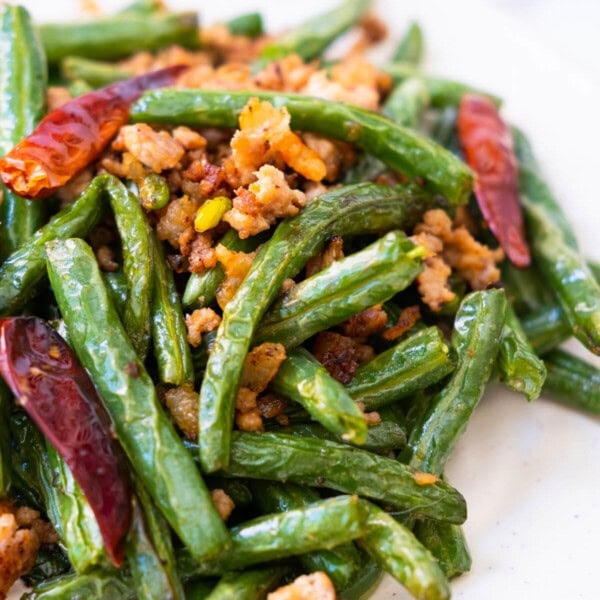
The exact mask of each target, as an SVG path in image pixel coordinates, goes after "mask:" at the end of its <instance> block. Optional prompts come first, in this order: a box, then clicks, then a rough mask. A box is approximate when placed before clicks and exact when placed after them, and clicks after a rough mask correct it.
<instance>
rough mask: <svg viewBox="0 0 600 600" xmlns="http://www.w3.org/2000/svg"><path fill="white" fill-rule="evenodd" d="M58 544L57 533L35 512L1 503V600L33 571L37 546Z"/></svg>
mask: <svg viewBox="0 0 600 600" xmlns="http://www.w3.org/2000/svg"><path fill="white" fill-rule="evenodd" d="M57 542H58V537H57V535H56V532H55V531H54V529H53V528H52V526H51V525H50V524H49V523H47V522H46V521H43V520H42V519H40V513H39V512H38V511H36V510H33V509H31V508H27V507H19V508H14V507H13V506H11V505H10V504H8V503H0V599H2V598H5V597H6V595H7V594H8V591H9V590H10V588H11V587H12V586H13V584H14V583H15V581H16V580H17V579H18V578H19V577H20V576H21V575H24V574H25V573H27V572H28V571H30V570H31V569H32V567H33V565H34V564H35V558H36V555H37V552H38V550H39V548H40V545H41V544H56V543H57Z"/></svg>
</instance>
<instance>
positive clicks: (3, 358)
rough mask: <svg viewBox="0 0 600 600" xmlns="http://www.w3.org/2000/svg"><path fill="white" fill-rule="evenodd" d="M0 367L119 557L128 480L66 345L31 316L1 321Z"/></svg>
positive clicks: (126, 524) (128, 510)
mask: <svg viewBox="0 0 600 600" xmlns="http://www.w3.org/2000/svg"><path fill="white" fill-rule="evenodd" d="M0 372H1V373H2V376H3V377H4V379H5V380H6V382H7V384H8V385H9V387H10V388H11V389H12V391H13V393H14V395H15V397H16V398H17V399H18V402H19V403H20V404H21V405H22V406H23V408H24V409H25V411H26V412H27V413H28V414H29V416H30V417H31V418H32V419H33V421H34V422H35V423H36V425H37V426H38V427H39V428H40V429H41V431H42V432H43V433H44V435H45V436H46V437H47V438H48V439H49V440H50V442H51V443H52V444H53V445H54V446H55V447H56V449H57V451H58V452H59V454H60V455H61V456H62V458H63V459H64V461H65V462H66V463H67V465H69V467H70V469H71V471H72V473H73V476H74V477H75V479H76V480H77V482H78V483H79V485H80V486H81V489H82V490H83V493H84V494H85V496H86V498H87V500H88V502H89V503H90V506H91V508H92V510H93V512H94V515H95V516H96V519H97V521H98V526H99V528H100V532H101V534H102V538H103V540H104V543H105V545H106V551H107V553H108V555H109V557H110V558H111V560H112V562H113V563H114V564H115V565H117V566H119V565H120V564H121V563H122V562H123V551H124V542H125V537H126V536H127V533H128V531H129V528H130V525H131V516H132V504H131V483H130V479H129V473H128V471H127V466H126V463H125V460H124V457H123V454H122V452H121V449H120V448H119V446H118V445H117V443H116V442H115V441H114V439H113V438H112V436H111V433H110V419H109V417H108V415H107V414H106V412H105V410H104V407H103V406H102V404H101V401H100V398H99V397H98V394H97V392H96V390H95V388H94V386H93V384H92V381H91V380H90V378H89V376H88V374H87V373H86V371H85V370H84V369H83V367H82V366H81V365H80V364H79V362H78V360H77V358H76V357H75V355H74V354H73V352H72V351H71V349H70V348H69V346H68V345H67V344H66V342H65V341H64V340H63V339H62V338H61V337H60V336H59V335H58V333H56V331H54V329H52V328H51V327H50V326H49V325H48V324H47V323H46V322H45V321H44V320H42V319H40V318H38V317H9V318H5V319H1V320H0Z"/></svg>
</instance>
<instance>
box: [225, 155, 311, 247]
mask: <svg viewBox="0 0 600 600" xmlns="http://www.w3.org/2000/svg"><path fill="white" fill-rule="evenodd" d="M254 175H255V176H256V181H255V182H253V183H251V184H250V185H249V186H248V189H245V188H238V189H237V190H236V196H235V198H234V199H233V208H232V209H231V210H229V211H227V212H226V213H225V215H224V216H223V221H225V222H226V223H229V224H230V225H231V226H232V227H233V228H234V229H235V230H237V232H238V234H239V236H240V238H241V239H245V238H247V237H250V236H253V235H256V234H257V233H260V232H261V231H266V230H267V229H269V227H270V226H271V225H272V224H273V223H275V221H276V220H277V219H280V218H282V217H293V216H294V215H295V214H297V213H298V211H299V210H300V208H302V207H303V206H304V205H305V204H306V197H305V196H304V193H303V192H301V191H300V190H293V189H291V188H290V186H289V185H288V183H287V181H286V180H285V177H284V174H283V172H282V171H280V170H279V169H276V168H275V167H274V166H272V165H263V166H262V167H261V168H260V169H259V170H258V171H255V173H254Z"/></svg>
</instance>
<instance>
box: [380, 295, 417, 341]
mask: <svg viewBox="0 0 600 600" xmlns="http://www.w3.org/2000/svg"><path fill="white" fill-rule="evenodd" d="M420 318H421V310H420V309H419V305H418V304H415V305H413V306H407V307H406V308H403V309H402V311H401V312H400V316H399V317H398V321H396V324H395V325H392V326H391V327H388V328H387V329H386V330H385V331H384V332H383V333H382V334H381V337H383V338H384V339H386V340H388V342H391V341H393V340H396V339H398V338H399V337H400V336H401V335H403V334H404V333H406V332H407V331H408V330H409V329H411V328H412V327H413V325H414V324H415V323H416V322H417V321H418V320H419V319H420Z"/></svg>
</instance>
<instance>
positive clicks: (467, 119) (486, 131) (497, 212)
mask: <svg viewBox="0 0 600 600" xmlns="http://www.w3.org/2000/svg"><path fill="white" fill-rule="evenodd" d="M458 137H459V139H460V144H461V146H462V149H463V151H464V153H465V158H466V161H467V164H468V165H469V166H470V167H471V168H472V169H473V171H475V173H476V179H475V197H476V198H477V203H478V205H479V208H480V209H481V212H482V214H483V217H484V218H485V220H486V221H487V222H488V225H489V227H490V229H491V231H492V233H493V234H494V235H495V236H496V239H497V240H498V242H499V243H500V245H501V246H502V248H503V249H504V251H505V252H506V255H507V256H508V258H509V260H510V261H511V262H512V263H513V264H514V265H515V266H517V267H526V266H528V265H529V263H530V260H531V259H530V255H529V247H528V245H527V241H526V239H525V228H524V225H523V214H522V212H521V204H520V201H519V188H518V169H517V159H516V156H515V152H514V149H513V142H512V137H511V135H510V131H509V129H508V127H507V126H506V124H505V123H504V121H503V120H502V118H501V117H500V115H499V113H498V109H497V108H496V106H495V105H494V103H493V102H492V101H491V100H489V99H488V98H486V97H485V96H479V95H477V94H465V95H464V96H463V97H462V99H461V102H460V106H459V109H458Z"/></svg>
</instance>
